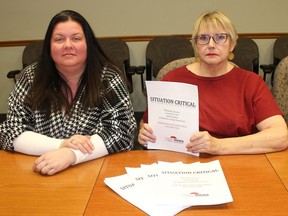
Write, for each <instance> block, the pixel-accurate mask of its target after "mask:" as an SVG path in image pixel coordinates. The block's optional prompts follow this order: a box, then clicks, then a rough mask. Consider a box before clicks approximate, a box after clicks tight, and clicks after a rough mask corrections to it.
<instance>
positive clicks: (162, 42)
mask: <svg viewBox="0 0 288 216" xmlns="http://www.w3.org/2000/svg"><path fill="white" fill-rule="evenodd" d="M188 57H194V50H193V48H192V43H191V41H190V40H188V39H186V38H184V37H178V36H161V37H157V38H155V39H153V40H151V41H150V42H149V43H148V45H147V48H146V80H153V79H154V78H155V77H157V74H158V72H159V71H160V69H161V68H162V67H163V66H164V65H166V64H167V63H169V62H171V61H174V60H176V59H182V58H188Z"/></svg>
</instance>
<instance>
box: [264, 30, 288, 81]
mask: <svg viewBox="0 0 288 216" xmlns="http://www.w3.org/2000/svg"><path fill="white" fill-rule="evenodd" d="M286 56H288V35H284V36H280V37H278V38H277V39H276V40H275V42H274V45H273V63H272V64H263V65H260V68H261V69H262V70H263V73H264V80H266V75H267V74H271V85H272V86H273V82H274V73H275V69H276V67H277V65H278V64H279V62H280V61H281V60H282V59H284V58H285V57H286Z"/></svg>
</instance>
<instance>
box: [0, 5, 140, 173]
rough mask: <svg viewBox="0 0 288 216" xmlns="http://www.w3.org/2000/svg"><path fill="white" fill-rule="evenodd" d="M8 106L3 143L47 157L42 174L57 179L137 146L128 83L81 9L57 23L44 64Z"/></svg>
mask: <svg viewBox="0 0 288 216" xmlns="http://www.w3.org/2000/svg"><path fill="white" fill-rule="evenodd" d="M8 103H9V109H8V113H7V120H6V121H5V122H3V123H2V124H1V125H0V144H1V145H2V149H4V150H8V151H15V152H21V153H24V154H29V155H36V156H40V157H38V158H37V159H36V161H35V163H34V165H33V170H34V171H35V172H39V173H41V174H44V175H53V174H55V173H57V172H59V171H61V170H64V169H66V168H68V167H69V166H70V165H73V164H78V163H81V162H85V161H88V160H91V159H95V158H99V157H102V156H104V155H107V154H112V153H116V152H120V151H125V150H131V149H132V148H133V143H134V131H135V128H136V122H135V118H134V113H133V108H132V104H131V101H130V98H129V93H128V90H127V86H126V82H125V78H124V77H123V76H122V75H121V72H120V71H119V70H118V69H117V68H115V66H113V64H111V63H110V61H109V60H108V59H107V58H106V56H105V54H104V53H103V51H102V50H101V48H100V47H99V44H98V42H97V40H96V38H95V35H94V33H93V31H92V29H91V27H90V25H89V24H88V22H87V21H86V20H85V18H84V17H83V16H81V15H80V14H79V13H77V12H75V11H71V10H65V11H62V12H60V13H58V14H56V15H55V16H54V17H53V18H52V20H51V21H50V24H49V26H48V29H47V32H46V36H45V39H44V45H43V52H42V55H41V58H40V60H39V62H38V63H34V64H32V65H30V66H28V67H26V68H25V69H24V70H23V72H22V75H21V77H20V79H19V81H18V82H17V83H16V86H15V89H14V90H13V91H12V93H11V94H10V96H9V100H8Z"/></svg>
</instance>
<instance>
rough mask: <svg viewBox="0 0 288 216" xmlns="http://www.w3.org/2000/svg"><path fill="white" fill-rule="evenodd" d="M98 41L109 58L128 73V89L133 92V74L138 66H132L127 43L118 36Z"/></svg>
mask: <svg viewBox="0 0 288 216" xmlns="http://www.w3.org/2000/svg"><path fill="white" fill-rule="evenodd" d="M98 42H99V45H100V47H101V48H102V50H103V52H104V53H105V54H106V56H107V57H108V59H109V60H110V61H111V62H112V63H113V64H114V65H115V66H116V67H117V68H119V69H120V70H121V71H122V72H123V73H124V74H125V75H126V78H127V80H128V82H129V83H128V89H129V92H130V93H132V92H133V83H132V76H133V75H134V73H135V70H136V67H134V66H130V53H129V48H128V46H127V44H126V43H125V42H124V41H122V40H121V39H118V38H98Z"/></svg>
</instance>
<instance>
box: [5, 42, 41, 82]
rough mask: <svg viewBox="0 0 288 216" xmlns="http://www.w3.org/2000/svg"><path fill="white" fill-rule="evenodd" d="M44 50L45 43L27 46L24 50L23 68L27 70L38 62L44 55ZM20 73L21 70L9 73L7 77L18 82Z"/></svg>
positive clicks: (34, 43)
mask: <svg viewBox="0 0 288 216" xmlns="http://www.w3.org/2000/svg"><path fill="white" fill-rule="evenodd" d="M42 49H43V41H37V42H33V43H31V44H29V45H27V46H26V47H25V48H24V50H23V54H22V68H25V67H27V66H28V65H30V64H32V63H34V62H36V61H38V59H39V57H40V55H41V53H42ZM20 72H21V70H20V69H17V70H12V71H9V72H8V73H7V77H8V78H9V79H14V81H15V82H16V80H17V79H18V77H19V75H20Z"/></svg>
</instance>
